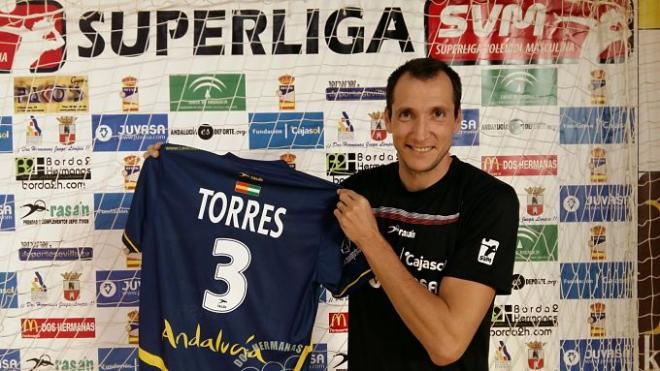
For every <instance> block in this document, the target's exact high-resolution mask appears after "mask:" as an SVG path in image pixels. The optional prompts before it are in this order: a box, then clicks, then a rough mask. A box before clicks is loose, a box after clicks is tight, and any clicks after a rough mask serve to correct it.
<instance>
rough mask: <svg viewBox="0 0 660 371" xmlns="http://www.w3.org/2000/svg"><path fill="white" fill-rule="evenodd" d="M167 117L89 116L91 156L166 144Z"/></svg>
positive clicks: (140, 149) (158, 115)
mask: <svg viewBox="0 0 660 371" xmlns="http://www.w3.org/2000/svg"><path fill="white" fill-rule="evenodd" d="M167 124H168V121H167V114H165V113H156V114H128V115H92V131H93V132H94V147H93V149H94V152H116V151H144V150H146V149H147V146H149V145H150V144H155V143H164V142H166V141H167V137H168V130H167Z"/></svg>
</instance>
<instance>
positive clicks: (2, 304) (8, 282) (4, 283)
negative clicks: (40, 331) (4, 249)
mask: <svg viewBox="0 0 660 371" xmlns="http://www.w3.org/2000/svg"><path fill="white" fill-rule="evenodd" d="M17 284H18V283H17V280H16V272H0V308H18V290H17ZM0 370H2V368H1V367H0Z"/></svg>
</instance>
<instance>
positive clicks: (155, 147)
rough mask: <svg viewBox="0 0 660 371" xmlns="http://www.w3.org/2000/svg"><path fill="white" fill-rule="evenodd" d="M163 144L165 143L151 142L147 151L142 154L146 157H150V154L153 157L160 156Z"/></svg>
mask: <svg viewBox="0 0 660 371" xmlns="http://www.w3.org/2000/svg"><path fill="white" fill-rule="evenodd" d="M162 145H163V143H156V144H150V145H149V146H148V147H147V152H145V153H144V154H142V156H143V157H144V158H148V157H150V156H151V157H153V158H158V156H160V146H162Z"/></svg>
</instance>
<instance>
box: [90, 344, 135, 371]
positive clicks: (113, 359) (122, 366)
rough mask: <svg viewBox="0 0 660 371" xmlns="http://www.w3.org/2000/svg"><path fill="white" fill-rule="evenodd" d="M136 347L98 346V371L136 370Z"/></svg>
mask: <svg viewBox="0 0 660 371" xmlns="http://www.w3.org/2000/svg"><path fill="white" fill-rule="evenodd" d="M137 352H138V349H137V348H99V350H98V356H99V371H137V369H138V360H137Z"/></svg>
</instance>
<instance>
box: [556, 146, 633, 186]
mask: <svg viewBox="0 0 660 371" xmlns="http://www.w3.org/2000/svg"><path fill="white" fill-rule="evenodd" d="M634 152H636V149H635V147H634V146H632V145H625V144H609V145H600V144H596V145H579V146H562V147H558V148H557V153H558V158H559V175H558V176H559V179H560V181H561V183H563V184H578V183H580V184H585V185H587V184H593V185H597V184H608V183H609V184H623V183H626V182H629V181H630V180H629V179H630V161H629V160H628V159H629V157H630V156H631V154H632V153H634Z"/></svg>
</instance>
